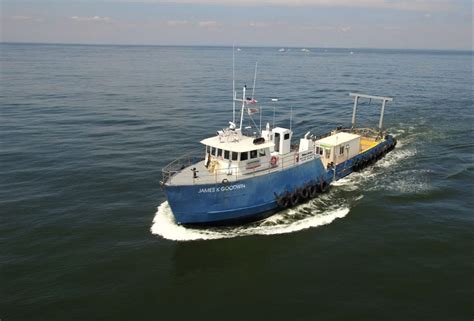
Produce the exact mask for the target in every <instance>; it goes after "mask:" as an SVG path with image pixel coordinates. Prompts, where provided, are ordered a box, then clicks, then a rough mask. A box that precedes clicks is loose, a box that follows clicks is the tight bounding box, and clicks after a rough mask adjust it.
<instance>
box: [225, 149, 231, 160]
mask: <svg viewBox="0 0 474 321" xmlns="http://www.w3.org/2000/svg"><path fill="white" fill-rule="evenodd" d="M229 154H230V152H229V151H228V150H225V151H224V159H229Z"/></svg>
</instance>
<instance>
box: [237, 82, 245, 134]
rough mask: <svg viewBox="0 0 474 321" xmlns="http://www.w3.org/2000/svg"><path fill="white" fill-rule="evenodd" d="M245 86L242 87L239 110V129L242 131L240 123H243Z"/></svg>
mask: <svg viewBox="0 0 474 321" xmlns="http://www.w3.org/2000/svg"><path fill="white" fill-rule="evenodd" d="M246 89H247V86H244V88H243V89H242V109H241V110H240V126H239V129H240V130H242V123H243V121H244V109H245V91H246Z"/></svg>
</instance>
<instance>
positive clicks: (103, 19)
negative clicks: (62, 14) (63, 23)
mask: <svg viewBox="0 0 474 321" xmlns="http://www.w3.org/2000/svg"><path fill="white" fill-rule="evenodd" d="M71 19H72V20H74V21H79V22H112V19H111V18H110V17H101V16H90V17H79V16H72V17H71Z"/></svg>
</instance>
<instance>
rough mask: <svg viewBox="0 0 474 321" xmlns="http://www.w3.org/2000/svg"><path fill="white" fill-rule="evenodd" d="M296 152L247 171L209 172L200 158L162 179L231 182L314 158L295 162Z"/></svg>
mask: <svg viewBox="0 0 474 321" xmlns="http://www.w3.org/2000/svg"><path fill="white" fill-rule="evenodd" d="M296 153H297V152H291V153H289V154H287V155H284V156H281V157H280V159H279V162H278V165H277V166H274V167H272V166H270V164H268V166H267V167H265V168H256V169H253V170H250V171H247V172H246V173H241V172H239V171H238V170H237V169H234V170H230V171H229V170H228V169H219V170H217V171H216V172H214V173H210V172H209V170H208V169H207V168H206V166H205V165H204V160H200V161H198V162H197V163H194V164H191V165H188V166H186V167H183V168H182V169H179V170H177V171H174V172H172V173H170V174H168V178H167V179H164V181H166V185H204V184H217V183H222V181H223V180H224V179H226V180H227V181H228V182H229V183H232V182H237V181H240V180H243V179H246V178H251V177H255V176H261V175H265V174H269V173H273V172H278V171H281V170H284V169H287V168H290V167H293V166H297V165H300V164H303V163H305V162H308V161H311V160H313V159H314V155H313V154H312V155H311V157H306V158H305V159H303V158H299V159H300V161H299V162H297V161H296V158H295V154H296ZM194 168H195V169H196V177H194V174H193V169H194Z"/></svg>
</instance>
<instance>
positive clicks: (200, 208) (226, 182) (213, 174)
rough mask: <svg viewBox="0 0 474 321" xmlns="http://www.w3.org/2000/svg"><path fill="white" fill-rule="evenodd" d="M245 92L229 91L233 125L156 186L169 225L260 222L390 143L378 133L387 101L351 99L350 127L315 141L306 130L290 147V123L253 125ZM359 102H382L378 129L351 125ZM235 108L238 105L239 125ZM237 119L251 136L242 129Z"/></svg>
mask: <svg viewBox="0 0 474 321" xmlns="http://www.w3.org/2000/svg"><path fill="white" fill-rule="evenodd" d="M254 83H255V81H254ZM246 91H247V88H246V87H245V86H244V87H243V90H242V98H241V99H237V98H236V92H235V91H234V97H233V101H234V111H233V121H230V122H229V126H228V127H226V128H223V129H221V130H218V131H217V133H216V134H215V135H214V136H212V137H208V138H205V139H203V140H201V142H200V143H201V144H202V149H201V151H200V152H199V153H198V154H192V155H186V156H184V157H181V158H179V159H176V160H175V161H173V162H171V163H170V164H168V165H167V166H166V167H164V168H163V170H162V180H161V185H162V187H163V188H164V191H165V194H166V197H167V200H168V203H169V206H170V207H171V210H172V212H173V215H174V217H175V220H176V223H178V224H182V225H230V224H236V223H239V224H240V223H245V222H249V221H256V220H259V219H263V218H265V217H268V216H270V215H271V214H273V213H276V212H278V211H280V210H283V209H285V208H289V207H293V206H296V205H298V204H300V203H302V202H307V201H308V200H310V199H312V198H315V197H317V196H318V195H319V194H320V193H325V192H326V191H327V190H328V188H329V187H330V185H331V183H333V182H335V181H336V180H338V179H340V178H343V177H345V176H347V175H349V174H351V173H352V172H357V171H360V170H362V169H363V168H365V167H366V166H370V165H371V164H374V163H375V162H376V161H377V160H379V159H380V158H382V157H384V156H385V155H386V154H387V153H388V152H390V151H391V150H393V149H394V148H395V145H396V144H397V141H396V139H395V138H394V137H392V136H391V135H388V134H387V132H386V130H384V129H383V117H384V110H385V107H386V105H387V102H391V101H392V100H393V99H392V98H391V97H383V96H373V95H366V94H360V93H350V94H349V95H350V96H351V97H352V98H353V99H354V105H353V110H352V123H351V126H348V127H342V126H339V127H337V128H335V129H334V130H332V131H330V132H328V133H326V134H324V135H319V136H315V135H312V134H311V133H310V132H308V133H306V134H305V135H304V137H301V138H300V139H299V142H298V143H296V144H293V143H292V139H293V130H292V128H291V125H290V128H285V127H279V126H275V125H274V124H273V125H270V123H267V124H266V126H265V127H264V128H262V126H261V125H260V128H258V126H256V124H255V121H254V120H253V117H252V115H253V114H254V113H255V112H256V111H257V110H258V109H257V108H255V107H256V105H257V100H256V99H254V97H253V94H252V97H247V94H246ZM359 99H370V100H377V101H381V102H382V106H381V113H380V120H379V124H378V128H358V127H356V113H357V106H358V101H359ZM275 100H276V99H273V101H275ZM235 102H240V103H242V105H241V108H240V122H239V125H237V124H236V120H235V116H236V113H235V111H236V110H235ZM244 116H248V117H249V118H250V119H251V120H252V122H253V124H254V125H255V126H254V127H253V128H252V130H255V129H257V130H256V131H253V132H252V130H250V131H249V130H248V129H249V128H243V119H244ZM290 117H291V116H290ZM290 124H291V121H290Z"/></svg>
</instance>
